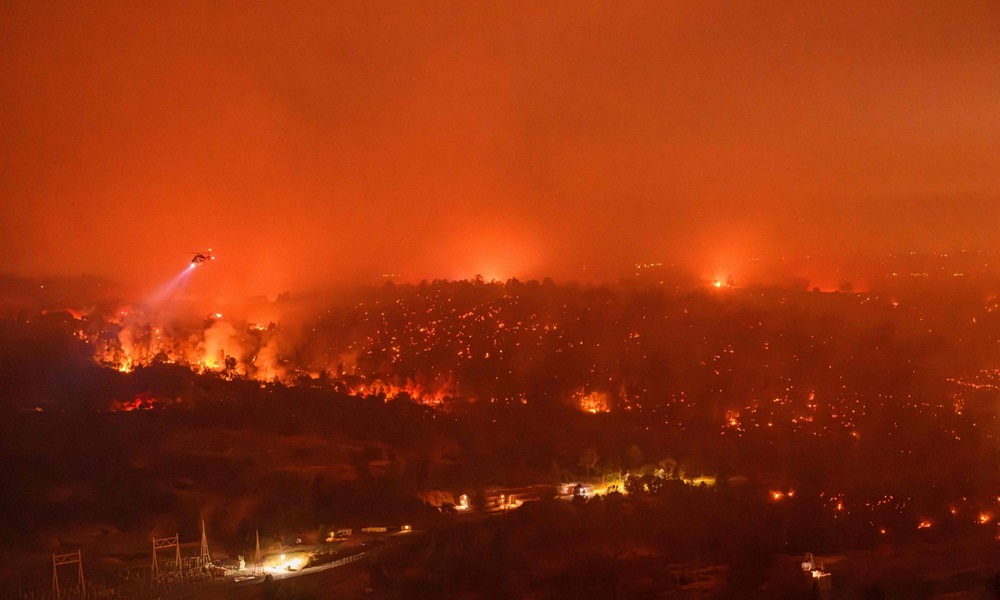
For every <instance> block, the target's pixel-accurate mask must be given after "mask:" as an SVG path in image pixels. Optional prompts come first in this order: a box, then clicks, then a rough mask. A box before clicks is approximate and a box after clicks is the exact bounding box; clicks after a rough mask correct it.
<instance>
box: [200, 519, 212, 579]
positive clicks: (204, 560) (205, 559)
mask: <svg viewBox="0 0 1000 600" xmlns="http://www.w3.org/2000/svg"><path fill="white" fill-rule="evenodd" d="M210 564H212V555H211V554H209V553H208V536H207V535H206V534H205V519H202V520H201V565H202V566H203V567H207V566H208V565H210Z"/></svg>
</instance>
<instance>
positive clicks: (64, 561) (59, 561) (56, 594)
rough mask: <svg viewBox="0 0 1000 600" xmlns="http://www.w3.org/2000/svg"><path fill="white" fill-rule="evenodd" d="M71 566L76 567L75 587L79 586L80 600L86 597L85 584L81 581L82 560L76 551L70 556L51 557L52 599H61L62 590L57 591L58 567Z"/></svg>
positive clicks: (56, 555) (54, 555)
mask: <svg viewBox="0 0 1000 600" xmlns="http://www.w3.org/2000/svg"><path fill="white" fill-rule="evenodd" d="M72 564H76V566H77V571H76V581H77V585H79V586H80V600H84V599H85V598H86V597H87V584H86V583H85V582H84V580H83V558H82V556H81V554H80V551H79V550H77V551H76V552H72V553H70V554H53V555H52V598H53V599H54V600H61V599H62V590H60V589H59V567H61V566H63V565H72Z"/></svg>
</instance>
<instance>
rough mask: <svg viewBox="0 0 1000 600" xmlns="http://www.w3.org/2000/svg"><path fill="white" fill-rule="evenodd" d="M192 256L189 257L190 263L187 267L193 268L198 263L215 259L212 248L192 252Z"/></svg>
mask: <svg viewBox="0 0 1000 600" xmlns="http://www.w3.org/2000/svg"><path fill="white" fill-rule="evenodd" d="M191 254H193V255H194V257H193V258H192V259H191V265H190V266H189V267H188V268H189V269H193V268H194V267H197V266H198V265H203V264H205V263H207V262H209V261H212V260H215V255H213V254H212V249H211V248H209V249H208V251H207V252H192V253H191Z"/></svg>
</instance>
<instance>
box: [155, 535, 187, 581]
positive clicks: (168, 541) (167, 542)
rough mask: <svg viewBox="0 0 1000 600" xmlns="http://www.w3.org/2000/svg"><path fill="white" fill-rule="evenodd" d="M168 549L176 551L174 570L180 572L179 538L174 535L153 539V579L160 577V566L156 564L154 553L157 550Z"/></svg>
mask: <svg viewBox="0 0 1000 600" xmlns="http://www.w3.org/2000/svg"><path fill="white" fill-rule="evenodd" d="M168 548H174V549H176V551H177V552H176V558H175V559H174V560H176V561H177V562H176V570H177V571H180V570H181V544H180V536H179V535H174V537H168V538H153V577H159V576H160V565H159V563H157V562H156V551H157V550H167V549H168Z"/></svg>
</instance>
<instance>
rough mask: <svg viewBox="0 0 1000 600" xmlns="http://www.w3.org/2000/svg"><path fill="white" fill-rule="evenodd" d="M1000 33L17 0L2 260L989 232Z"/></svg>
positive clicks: (401, 268) (272, 260)
mask: <svg viewBox="0 0 1000 600" xmlns="http://www.w3.org/2000/svg"><path fill="white" fill-rule="evenodd" d="M998 61H1000V3H997V2H996V1H994V0H989V1H985V0H984V1H975V0H964V1H961V2H942V1H934V2H914V1H906V2H836V3H817V2H801V1H798V0H796V1H792V2H706V1H704V0H697V1H664V0H656V1H652V2H627V3H622V2H607V3H595V2H560V3H547V2H537V1H534V0H532V1H525V2H467V1H461V2H398V3H397V2H330V1H324V2H274V3H267V2H134V1H109V2H40V1H38V0H32V1H28V2H5V3H4V4H3V6H2V7H0V75H2V76H0V198H2V200H0V201H2V203H3V216H2V218H0V271H3V272H10V273H15V274H21V275H76V274H95V275H101V276H107V277H111V278H114V279H117V280H120V281H126V282H128V281H135V282H136V283H137V284H141V285H145V286H149V285H152V284H154V283H155V282H161V281H164V280H166V279H168V278H169V277H171V276H172V275H173V274H175V273H176V272H177V271H178V270H179V269H180V268H182V267H183V266H184V264H185V263H186V261H187V260H188V258H189V257H187V256H185V253H187V252H194V251H198V250H202V249H206V248H208V247H211V248H213V249H214V250H215V251H216V253H217V255H218V256H219V260H217V261H216V263H215V264H213V265H212V269H214V273H213V276H214V277H216V278H218V279H219V280H220V281H223V282H225V283H224V287H225V288H226V290H228V291H230V292H233V293H262V292H263V293H274V292H277V291H281V290H285V289H301V288H306V287H315V286H325V285H330V284H333V283H338V282H347V281H367V280H377V278H378V277H379V276H380V275H381V274H383V273H400V274H402V276H403V277H402V279H404V280H405V279H410V280H417V279H420V278H424V277H426V278H434V277H462V276H470V275H473V274H475V273H482V274H484V275H486V276H487V277H508V276H515V275H516V276H522V277H523V276H543V275H546V274H552V275H555V276H557V277H564V278H565V277H580V276H586V275H585V274H586V273H587V271H583V270H582V268H583V266H585V265H586V266H587V267H588V268H589V269H590V271H589V272H591V273H601V272H614V269H616V268H618V266H619V265H627V264H630V263H633V262H643V261H651V260H655V261H663V262H679V263H683V264H687V265H692V266H694V267H695V268H702V269H712V268H715V267H714V265H713V264H712V263H713V262H715V263H717V262H719V261H726V260H728V261H732V260H737V259H738V258H739V257H742V256H763V257H775V256H780V255H782V254H783V253H786V252H800V253H807V252H826V253H833V254H836V253H840V252H843V253H863V252H875V251H884V250H901V249H922V250H924V249H926V250H930V249H939V248H963V247H973V246H979V247H987V248H995V247H996V244H995V243H994V241H993V240H994V238H995V237H996V236H995V233H994V228H995V225H994V224H995V223H996V222H997V217H998V216H1000V204H998V200H1000V93H998V91H1000V62H998ZM706 265H707V266H706ZM602 270H603V271H602Z"/></svg>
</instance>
